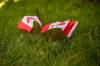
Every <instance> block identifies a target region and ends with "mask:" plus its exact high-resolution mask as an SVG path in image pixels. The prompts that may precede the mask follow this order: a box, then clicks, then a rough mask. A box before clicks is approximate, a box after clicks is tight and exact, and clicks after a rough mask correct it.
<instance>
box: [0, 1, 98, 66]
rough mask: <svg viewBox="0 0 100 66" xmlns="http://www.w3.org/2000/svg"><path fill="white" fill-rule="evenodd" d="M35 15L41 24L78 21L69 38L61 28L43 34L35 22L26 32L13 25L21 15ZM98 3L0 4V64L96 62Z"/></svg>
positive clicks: (88, 65) (76, 65)
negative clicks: (72, 18)
mask: <svg viewBox="0 0 100 66" xmlns="http://www.w3.org/2000/svg"><path fill="white" fill-rule="evenodd" d="M26 15H30V16H31V15H37V16H39V17H40V19H41V21H42V24H43V25H45V24H47V23H49V22H56V21H65V20H68V19H70V18H71V17H73V16H74V17H75V18H74V19H76V20H78V21H79V24H78V26H77V29H76V30H75V31H74V33H73V35H72V36H71V38H67V37H64V36H63V34H62V32H61V30H59V29H53V30H50V31H48V32H46V33H44V34H42V33H40V27H39V26H38V25H37V24H35V25H34V29H33V30H32V32H30V33H26V32H25V31H21V30H19V29H18V28H17V24H18V23H19V22H20V20H21V19H22V17H23V16H26ZM99 26H100V3H99V4H94V3H89V2H85V1H83V0H21V1H19V2H17V3H14V2H11V1H10V2H8V3H6V5H5V6H4V7H2V8H0V66H100V30H99Z"/></svg>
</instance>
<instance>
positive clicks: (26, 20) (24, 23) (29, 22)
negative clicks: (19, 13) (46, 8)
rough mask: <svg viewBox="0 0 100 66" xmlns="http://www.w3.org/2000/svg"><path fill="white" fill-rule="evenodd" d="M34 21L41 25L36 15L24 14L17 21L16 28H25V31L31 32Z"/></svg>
mask: <svg viewBox="0 0 100 66" xmlns="http://www.w3.org/2000/svg"><path fill="white" fill-rule="evenodd" d="M34 21H35V22H36V23H38V24H39V25H40V26H42V24H41V22H40V20H39V18H38V17H37V16H24V17H23V18H22V20H21V21H20V22H19V24H18V28H19V29H21V30H25V31H27V32H31V30H32V28H33V23H34Z"/></svg>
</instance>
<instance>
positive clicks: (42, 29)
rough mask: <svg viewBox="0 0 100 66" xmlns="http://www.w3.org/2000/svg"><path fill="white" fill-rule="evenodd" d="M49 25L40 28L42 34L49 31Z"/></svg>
mask: <svg viewBox="0 0 100 66" xmlns="http://www.w3.org/2000/svg"><path fill="white" fill-rule="evenodd" d="M49 26H50V24H46V25H44V26H43V27H42V28H41V32H42V33H44V32H46V31H47V30H48V29H49Z"/></svg>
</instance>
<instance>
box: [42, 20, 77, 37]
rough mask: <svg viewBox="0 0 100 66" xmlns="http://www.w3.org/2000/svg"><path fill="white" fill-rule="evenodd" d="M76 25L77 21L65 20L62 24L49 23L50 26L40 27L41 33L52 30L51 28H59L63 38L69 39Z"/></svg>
mask: <svg viewBox="0 0 100 66" xmlns="http://www.w3.org/2000/svg"><path fill="white" fill-rule="evenodd" d="M77 25H78V21H76V20H67V21H64V22H54V23H50V24H46V25H44V26H42V29H41V32H42V33H45V32H46V31H48V30H50V29H53V28H61V29H62V31H63V34H64V36H67V37H71V35H72V33H73V31H74V30H75V28H76V26H77Z"/></svg>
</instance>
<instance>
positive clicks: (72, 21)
mask: <svg viewBox="0 0 100 66" xmlns="http://www.w3.org/2000/svg"><path fill="white" fill-rule="evenodd" d="M75 22H76V21H74V20H71V21H70V22H69V23H68V25H67V26H66V27H65V29H64V31H63V33H64V36H67V35H68V34H69V32H70V31H71V29H72V27H73V26H74V24H75Z"/></svg>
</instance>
